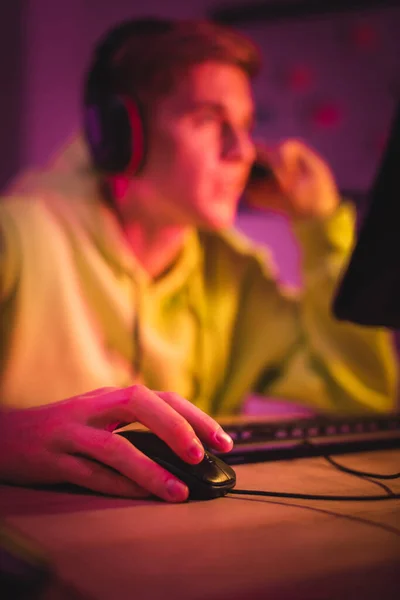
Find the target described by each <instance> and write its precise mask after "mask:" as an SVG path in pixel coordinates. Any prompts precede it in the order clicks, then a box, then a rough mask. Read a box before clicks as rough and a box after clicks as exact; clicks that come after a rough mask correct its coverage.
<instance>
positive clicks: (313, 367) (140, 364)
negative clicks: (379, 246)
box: [0, 142, 397, 415]
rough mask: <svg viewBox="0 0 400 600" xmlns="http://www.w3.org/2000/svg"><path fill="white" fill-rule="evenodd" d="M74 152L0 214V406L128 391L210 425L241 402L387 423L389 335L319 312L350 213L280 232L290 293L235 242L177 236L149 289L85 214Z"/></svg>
mask: <svg viewBox="0 0 400 600" xmlns="http://www.w3.org/2000/svg"><path fill="white" fill-rule="evenodd" d="M85 164H87V163H86V160H85V157H84V152H83V151H82V148H81V146H80V144H79V142H76V143H74V144H72V145H71V146H70V147H69V148H68V150H67V152H66V153H65V154H64V155H62V156H60V157H59V159H58V161H57V162H56V164H54V165H53V166H52V168H51V170H50V171H49V172H48V173H47V174H44V175H43V176H42V177H39V178H37V177H36V178H33V180H31V181H30V180H29V178H28V180H25V181H24V180H22V181H21V182H19V185H18V186H17V187H16V188H14V190H13V192H12V193H11V194H10V195H9V196H8V197H7V198H5V199H4V200H2V201H1V203H0V233H1V246H0V248H1V250H0V264H1V277H0V302H1V318H0V339H1V359H0V369H1V384H0V403H1V404H2V405H8V406H16V407H28V406H35V405H39V404H43V403H48V402H54V401H56V400H60V399H62V398H66V397H69V396H72V395H75V394H79V393H83V392H86V391H88V390H90V389H93V388H97V387H103V386H125V385H129V384H132V383H133V382H135V381H138V382H139V381H140V382H142V383H144V384H146V385H147V386H149V387H151V388H153V389H158V390H170V391H175V392H178V393H179V394H181V395H183V396H185V397H186V398H188V399H190V400H191V401H192V402H193V403H195V404H196V405H197V406H199V407H200V408H201V409H203V410H205V411H206V412H208V413H210V414H214V415H220V414H232V413H235V412H239V411H240V407H241V403H242V401H243V398H244V396H245V395H246V393H248V392H250V391H253V392H258V393H265V394H268V395H270V396H274V397H282V398H286V399H289V400H291V399H292V400H296V401H300V402H304V403H305V404H308V405H311V406H314V407H316V408H319V409H322V410H328V411H337V412H362V411H366V410H376V411H388V410H390V409H392V408H393V405H394V398H395V390H396V385H397V382H396V377H397V369H396V358H395V353H394V348H393V344H392V339H391V336H390V334H389V333H387V332H385V331H384V330H380V329H372V328H362V327H359V326H356V325H350V324H343V323H338V322H337V321H336V320H335V319H334V318H333V317H332V315H331V301H332V295H333V292H334V288H335V285H336V282H337V279H338V276H339V274H340V272H341V270H342V269H343V266H344V265H345V263H346V259H347V258H348V256H349V252H350V249H351V246H352V243H353V232H354V211H353V209H352V207H351V205H348V204H342V205H341V206H340V207H339V209H338V210H337V212H336V213H335V215H333V216H332V217H331V218H329V219H327V220H326V221H324V222H315V221H314V222H309V223H303V224H301V225H297V226H296V234H297V237H298V239H299V241H300V244H301V247H302V252H303V267H304V273H303V280H304V289H303V291H302V292H299V291H294V290H289V289H285V288H284V287H282V286H281V285H280V284H279V282H278V281H277V280H276V277H275V274H274V269H273V267H272V266H271V264H270V261H269V260H268V257H267V256H266V255H265V253H264V252H262V251H260V250H257V249H256V248H255V247H254V246H253V245H252V244H251V243H250V242H249V241H248V240H246V239H245V238H244V237H241V236H240V235H239V234H238V233H236V232H233V231H230V232H224V233H206V232H199V231H192V232H191V233H190V234H189V235H188V236H187V239H186V243H185V246H184V249H183V251H182V253H181V255H180V257H179V259H178V261H177V262H176V263H175V264H174V265H173V267H172V268H171V269H170V270H169V271H168V272H167V273H166V274H165V275H164V276H163V277H162V278H160V279H158V280H156V281H152V280H151V279H150V278H149V277H148V276H147V274H146V273H145V272H144V271H143V270H142V269H141V268H140V265H139V264H138V263H137V262H136V261H135V258H134V256H133V255H132V252H131V251H130V248H129V246H128V244H127V243H126V241H125V239H124V235H123V232H122V230H121V229H120V227H119V224H118V222H117V220H116V218H115V216H114V215H113V213H112V212H111V211H110V209H109V208H108V207H107V206H105V204H104V203H102V202H101V199H100V197H99V194H98V188H97V184H96V180H95V177H94V175H93V174H92V173H91V172H90V170H89V169H88V168H87V167H86V166H85Z"/></svg>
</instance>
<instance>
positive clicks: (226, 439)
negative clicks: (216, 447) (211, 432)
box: [215, 429, 233, 448]
mask: <svg viewBox="0 0 400 600" xmlns="http://www.w3.org/2000/svg"><path fill="white" fill-rule="evenodd" d="M215 439H216V440H217V442H218V444H220V445H222V446H229V448H232V446H233V440H232V438H231V437H230V436H229V435H228V434H227V433H225V431H224V430H223V429H218V431H217V432H216V433H215Z"/></svg>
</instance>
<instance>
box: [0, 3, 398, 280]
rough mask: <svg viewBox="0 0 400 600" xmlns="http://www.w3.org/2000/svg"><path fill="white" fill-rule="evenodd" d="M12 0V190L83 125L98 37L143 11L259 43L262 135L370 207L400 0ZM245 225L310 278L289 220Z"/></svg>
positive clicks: (393, 77)
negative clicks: (85, 86)
mask: <svg viewBox="0 0 400 600" xmlns="http://www.w3.org/2000/svg"><path fill="white" fill-rule="evenodd" d="M140 5H141V6H139V3H138V2H134V1H133V0H107V1H106V0H69V1H68V2H65V1H60V0H5V1H3V2H2V3H1V7H0V47H1V57H2V59H1V62H0V73H1V83H2V85H1V94H0V131H1V151H0V189H3V188H5V187H6V185H7V183H8V182H10V180H12V178H13V177H14V176H15V175H16V174H17V173H18V172H20V171H21V170H23V169H25V168H28V167H29V168H40V167H42V166H44V165H45V164H46V162H47V160H48V159H49V158H50V157H51V155H52V154H53V153H54V152H55V151H56V150H57V149H58V148H59V147H60V146H61V145H62V144H63V143H64V142H65V140H66V139H67V138H68V137H69V136H70V135H71V134H72V133H73V132H74V131H76V130H77V129H78V128H79V124H80V105H81V83H82V79H83V73H84V70H85V68H86V65H87V63H88V60H89V57H90V52H91V49H92V46H93V44H94V42H95V40H96V39H97V38H98V37H99V36H100V35H101V34H102V33H103V32H104V31H105V30H106V29H107V28H109V27H110V26H112V25H113V24H114V23H116V22H118V21H120V20H122V19H124V18H131V17H134V16H140V15H142V16H143V15H159V16H171V17H179V18H191V17H208V18H215V19H218V20H220V21H221V22H225V23H228V24H231V25H233V26H235V27H237V28H239V29H241V30H242V31H244V32H245V33H247V34H248V35H249V36H251V37H252V38H253V39H254V40H255V41H256V43H257V44H258V45H259V47H260V49H261V51H262V53H263V56H264V69H263V72H262V74H261V76H260V77H259V79H258V81H257V82H256V83H255V98H256V102H257V106H258V110H257V125H256V132H255V135H256V137H258V138H262V139H264V140H266V141H269V142H275V141H278V140H280V139H282V138H285V137H299V138H301V139H303V140H305V141H306V142H307V143H309V144H311V146H313V147H314V148H316V150H318V151H319V152H320V153H321V154H322V155H323V156H324V157H325V158H326V159H327V160H328V162H329V164H330V165H331V167H332V168H333V170H334V172H335V175H336V177H337V180H338V183H339V186H340V189H341V190H342V192H343V193H344V194H346V195H348V196H350V197H351V198H352V199H353V200H354V201H355V202H356V203H357V205H358V206H359V207H360V208H362V206H363V200H364V198H365V196H366V194H367V192H368V189H369V187H370V185H371V183H372V181H373V178H374V175H375V173H376V169H377V167H378V165H379V159H380V156H381V154H382V151H383V148H384V144H385V141H386V138H387V135H388V130H389V127H390V122H391V118H392V115H393V113H394V108H395V104H396V101H397V100H398V99H399V97H400V0H397V1H395V0H392V1H390V0H386V1H385V0H364V1H362V0H254V1H250V0H247V1H246V0H213V1H211V0H168V2H165V0H146V2H142V3H140ZM238 227H239V228H241V229H242V230H243V231H244V232H245V233H247V234H249V235H250V236H251V237H253V238H254V239H256V240H257V241H259V242H261V243H267V244H268V245H270V246H272V251H273V254H275V258H276V260H277V262H278V265H279V268H280V270H281V277H282V279H284V280H287V281H289V282H291V283H301V282H300V279H299V271H298V255H297V248H296V244H295V242H294V240H293V238H292V236H291V231H290V228H289V227H288V225H287V223H285V221H284V220H283V219H280V218H278V217H276V216H274V215H262V214H261V213H252V212H249V211H246V210H244V211H243V212H241V214H240V215H239V218H238Z"/></svg>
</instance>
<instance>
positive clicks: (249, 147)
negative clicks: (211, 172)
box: [222, 127, 256, 164]
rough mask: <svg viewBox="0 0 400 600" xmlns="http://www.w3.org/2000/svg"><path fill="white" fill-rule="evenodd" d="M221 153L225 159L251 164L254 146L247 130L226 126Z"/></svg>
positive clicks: (253, 157)
mask: <svg viewBox="0 0 400 600" xmlns="http://www.w3.org/2000/svg"><path fill="white" fill-rule="evenodd" d="M222 154H223V157H224V158H225V159H226V160H236V161H241V162H246V163H248V164H252V163H253V162H254V160H255V158H256V148H255V145H254V142H253V140H252V136H251V134H250V132H249V131H247V130H243V129H237V130H235V129H233V128H231V127H229V128H227V130H226V132H225V135H224V138H223V147H222Z"/></svg>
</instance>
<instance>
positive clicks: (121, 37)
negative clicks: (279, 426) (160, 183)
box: [83, 18, 173, 175]
mask: <svg viewBox="0 0 400 600" xmlns="http://www.w3.org/2000/svg"><path fill="white" fill-rule="evenodd" d="M172 28H173V23H172V21H169V20H166V19H157V18H146V19H134V20H131V21H125V22H123V23H121V24H119V25H117V26H116V27H114V28H113V29H111V31H109V32H108V33H107V34H106V36H105V37H104V38H103V39H101V40H100V42H99V44H98V46H97V48H96V50H95V53H94V58H93V62H92V65H91V67H90V69H89V72H88V75H87V79H86V85H85V92H84V114H83V129H84V133H85V137H86V142H87V145H88V148H89V152H90V155H91V157H92V160H93V163H94V165H95V167H96V168H97V169H99V171H101V172H102V173H106V174H121V173H124V174H128V175H134V174H137V173H139V172H140V170H141V169H142V168H143V166H144V163H145V160H146V154H147V144H148V140H147V136H146V124H145V119H144V114H145V112H144V110H143V107H141V106H140V102H139V101H138V100H137V98H132V97H128V96H125V95H120V94H117V93H115V91H114V90H113V87H114V85H113V64H112V63H113V58H114V57H115V55H116V53H117V52H118V51H120V50H121V49H123V47H124V45H125V44H126V43H127V42H128V41H129V39H130V38H132V37H134V36H135V35H140V36H143V35H144V36H149V38H150V39H149V41H150V43H151V36H153V35H159V34H165V33H168V32H169V31H171V30H172ZM144 51H145V50H144Z"/></svg>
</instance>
